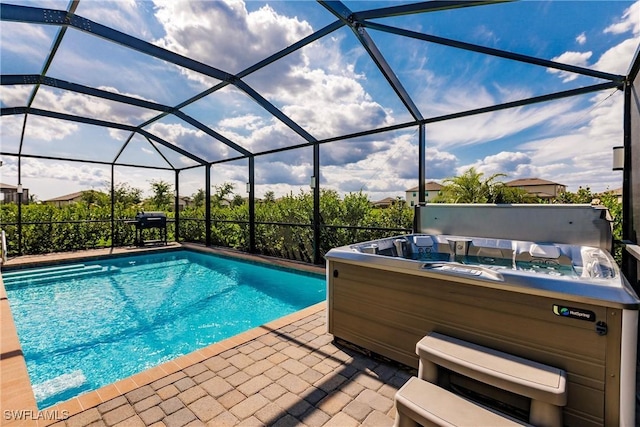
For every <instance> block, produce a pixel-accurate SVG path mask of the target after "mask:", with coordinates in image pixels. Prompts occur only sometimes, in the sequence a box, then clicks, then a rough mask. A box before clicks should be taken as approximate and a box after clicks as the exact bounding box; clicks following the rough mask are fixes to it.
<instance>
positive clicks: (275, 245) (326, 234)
mask: <svg viewBox="0 0 640 427" xmlns="http://www.w3.org/2000/svg"><path fill="white" fill-rule="evenodd" d="M125 221H127V219H116V220H115V221H114V230H113V236H112V235H111V220H110V219H93V220H69V221H24V222H22V240H21V241H20V242H18V238H17V232H16V226H17V223H4V224H3V226H5V227H6V228H7V229H8V233H7V234H8V235H9V236H15V238H12V239H11V242H12V245H10V247H9V248H8V250H6V252H5V253H8V254H15V255H17V254H18V253H19V250H18V244H19V247H20V250H21V252H22V253H23V254H39V253H50V252H64V251H72V250H83V249H93V248H101V247H111V246H114V247H120V246H130V245H134V244H135V228H134V227H132V226H130V225H128V224H125ZM211 224H212V226H211V233H210V235H211V244H212V245H216V246H226V247H231V248H235V249H238V250H241V251H246V252H249V251H251V248H250V243H249V239H250V236H249V221H247V220H242V219H239V220H229V219H215V218H214V219H211ZM205 227H206V221H205V219H204V218H183V217H181V218H180V232H179V239H180V241H186V242H196V243H205V235H206V233H205V232H206V229H205ZM320 230H321V232H320V242H319V252H320V256H323V255H324V254H325V253H326V252H327V251H328V250H329V249H331V248H333V247H336V246H343V245H346V244H350V243H356V242H361V241H366V240H374V239H379V238H383V237H389V236H392V235H397V234H402V233H407V232H410V231H411V230H410V229H407V228H402V227H398V228H386V227H366V226H351V225H330V224H322V225H321V226H320ZM154 231H157V230H148V232H149V233H153V232H154ZM167 234H168V240H169V241H174V240H175V236H176V234H175V220H174V219H173V218H168V219H167ZM149 238H150V239H151V238H153V236H152V235H151V234H150V235H149ZM253 251H254V252H256V253H260V254H263V255H270V256H276V257H280V258H286V259H293V260H299V261H304V262H313V259H314V242H313V225H312V224H311V223H296V222H271V221H258V222H256V223H255V247H254V248H253Z"/></svg>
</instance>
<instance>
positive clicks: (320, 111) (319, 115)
mask: <svg viewBox="0 0 640 427" xmlns="http://www.w3.org/2000/svg"><path fill="white" fill-rule="evenodd" d="M4 3H11V4H21V5H30V6H36V7H45V8H53V9H66V7H67V2H66V1H64V2H63V1H57V0H54V1H33V2H21V1H15V0H8V1H5V2H4ZM403 3H407V2H369V1H345V2H344V4H345V5H346V6H347V7H348V8H350V9H351V10H353V11H361V10H369V9H375V8H378V7H385V6H389V5H397V4H403ZM76 13H77V14H78V15H80V16H83V17H85V18H88V19H90V20H92V21H95V22H98V23H100V24H103V25H107V26H110V27H112V28H115V29H117V30H119V31H123V32H126V33H128V34H131V35H133V36H135V37H137V38H140V39H142V40H145V41H148V42H151V43H153V44H156V45H158V46H161V47H163V48H166V49H169V50H171V51H173V52H176V53H179V54H181V55H185V56H189V57H191V58H193V59H196V60H198V61H201V62H203V63H205V64H208V65H211V66H213V67H216V68H218V69H220V70H223V71H226V72H229V73H234V74H235V73H238V72H240V71H241V70H243V69H245V68H247V67H248V66H250V65H252V64H253V63H255V62H257V61H259V60H261V59H263V58H266V57H268V56H269V55H271V54H273V53H275V52H278V51H279V50H281V49H283V48H285V47H287V46H289V45H291V44H292V43H294V42H296V41H297V40H299V39H301V38H302V37H305V36H307V35H309V34H311V33H313V32H314V31H317V30H319V29H320V28H322V27H324V26H325V25H328V24H330V23H331V22H333V21H334V20H335V17H334V16H333V15H332V14H331V13H330V12H329V11H327V10H326V9H325V8H324V7H323V6H322V5H320V4H318V3H316V2H314V1H270V2H263V1H249V2H242V1H224V2H223V1H198V2H196V1H164V2H163V1H137V2H136V1H124V0H120V1H105V2H102V1H93V0H82V1H80V5H79V7H78V9H77V11H76ZM377 22H379V23H382V24H385V25H389V26H395V27H399V28H403V29H406V30H412V31H417V32H421V33H426V34H430V35H435V36H440V37H446V38H452V39H457V40H461V41H465V42H468V43H474V44H479V45H482V46H487V47H492V48H497V49H502V50H507V51H510V52H515V53H519V54H524V55H531V56H536V57H540V58H543V59H548V60H554V61H557V62H563V63H568V64H573V65H579V66H583V67H588V68H594V69H598V70H601V71H606V72H609V73H615V74H621V75H624V74H626V72H627V70H628V67H629V65H630V63H631V60H632V58H633V56H634V54H635V52H636V50H637V49H638V45H639V43H640V2H630V1H522V2H513V3H502V4H493V5H485V6H481V7H469V8H463V9H457V10H452V11H441V12H433V13H428V14H421V15H405V16H399V17H394V18H388V19H380V20H378V21H377ZM56 32H57V27H54V26H38V25H27V24H21V23H12V22H2V24H1V27H0V58H2V59H1V61H0V71H1V73H2V74H31V73H39V72H40V71H41V69H42V67H43V64H44V61H45V59H46V56H47V54H48V52H49V49H50V47H51V44H52V41H53V39H54V37H55V35H56ZM368 33H369V35H370V36H371V38H372V39H373V40H374V41H375V43H376V45H377V46H378V48H379V49H380V51H381V52H382V54H383V56H384V57H385V59H386V60H387V62H388V63H389V64H390V65H391V66H392V68H393V69H394V71H395V72H396V74H397V77H398V79H399V80H400V82H401V83H402V85H403V86H404V88H405V89H406V91H407V93H408V94H409V95H410V96H411V98H412V99H413V101H414V103H415V104H416V105H417V107H418V108H419V109H420V111H421V113H422V115H423V116H424V117H432V116H439V115H443V114H448V113H453V112H458V111H464V110H468V109H472V108H478V107H484V106H490V105H494V104H499V103H504V102H508V101H513V100H518V99H523V98H527V97H531V96H537V95H542V94H545V93H550V92H555V91H561V90H568V89H573V88H579V87H583V86H587V85H590V84H594V83H598V80H597V79H595V78H591V77H584V76H577V75H574V74H568V73H565V72H554V71H552V70H549V69H546V68H544V67H539V66H533V65H528V64H523V63H518V62H514V61H509V60H506V59H500V58H496V57H489V56H486V55H481V54H477V53H472V52H467V51H462V50H458V49H454V48H450V47H445V46H440V45H436V44H432V43H427V42H423V41H419V40H414V39H407V38H402V37H399V36H396V35H392V34H388V33H383V32H380V31H375V30H373V29H370V30H368ZM47 76H49V77H54V78H58V79H61V80H66V81H69V82H73V83H79V84H84V85H88V86H93V87H98V88H101V89H104V90H109V91H112V92H117V93H122V94H127V95H130V96H135V97H140V98H144V99H146V100H149V101H154V102H158V103H162V104H165V105H171V106H173V105H176V104H178V103H180V102H181V101H184V100H185V99H188V98H189V97H191V96H194V95H196V94H198V93H201V92H203V91H204V90H206V89H208V88H210V87H211V86H213V85H215V84H216V83H218V81H217V80H216V79H213V78H211V77H207V76H203V75H201V74H198V73H195V72H193V71H190V70H186V69H183V68H180V67H177V66H175V65H172V64H168V63H166V62H164V61H161V60H158V59H154V58H150V57H147V56H145V55H142V54H140V53H138V52H135V51H132V50H130V49H127V48H125V47H123V46H120V45H117V44H113V43H110V42H108V41H106V40H102V39H99V38H97V37H94V36H92V35H90V34H87V33H83V32H80V31H77V30H75V29H70V30H69V31H67V33H66V35H65V37H64V40H63V42H62V44H61V46H60V49H59V51H58V53H57V55H56V57H55V59H54V61H53V63H52V64H51V67H50V68H49V70H48V73H47ZM243 80H244V82H246V83H247V84H248V85H250V86H251V87H252V88H253V89H255V90H256V91H258V92H259V93H260V94H261V95H262V96H264V97H265V98H266V99H268V100H269V101H270V102H271V103H272V104H274V105H275V106H277V107H278V108H279V109H280V110H281V111H282V112H283V113H284V114H286V115H287V116H288V117H290V118H292V119H293V120H295V121H296V122H297V123H298V124H300V125H301V126H302V127H303V128H304V129H305V130H306V131H307V132H308V133H310V134H311V135H313V136H314V137H315V138H317V139H323V138H330V137H334V136H339V135H345V134H349V133H353V132H358V131H363V130H367V129H372V128H379V127H384V126H389V125H393V124H397V123H403V122H407V121H410V120H411V117H410V115H409V113H408V112H407V110H406V108H405V107H404V105H403V104H402V102H401V101H400V100H399V98H398V97H397V96H396V94H395V93H394V92H393V91H392V90H391V89H390V87H389V85H388V84H386V81H385V80H384V78H383V77H382V75H381V74H380V72H379V71H378V69H377V68H376V66H375V64H374V63H373V62H372V61H371V60H370V58H369V56H368V55H367V54H366V52H365V51H364V49H363V48H362V46H361V45H360V43H359V42H358V41H357V40H356V38H355V37H354V35H353V33H352V31H351V30H350V29H348V28H342V29H339V30H337V31H335V32H333V33H331V34H330V35H328V36H326V37H324V38H323V39H321V40H319V41H316V42H314V43H313V44H311V45H309V46H307V47H305V48H304V49H301V50H300V51H297V52H296V53H294V54H292V55H289V56H288V57H286V58H284V59H282V60H279V61H277V62H275V63H273V64H271V65H269V66H267V67H265V68H263V69H261V70H259V71H257V72H255V73H253V74H250V75H249V76H247V77H245V78H244V79H243ZM32 88H33V87H32V86H29V85H16V86H2V87H0V103H1V105H2V107H20V106H25V105H26V104H27V101H28V99H29V94H30V93H31V90H32ZM622 105H623V96H622V92H620V91H616V90H614V89H612V90H609V91H603V92H597V93H591V94H588V95H583V96H580V97H575V98H571V99H562V100H558V101H553V102H547V103H541V104H536V105H532V106H528V107H521V108H516V109H510V110H503V111H500V112H494V113H487V114H482V115H478V116H475V117H470V118H466V119H457V120H450V121H446V122H440V123H435V124H431V125H428V126H427V130H426V135H427V138H426V139H427V169H426V170H427V178H428V179H429V180H436V181H441V180H443V179H445V178H447V177H451V176H455V175H458V174H460V173H462V172H464V171H465V170H467V169H468V168H469V167H472V166H473V167H475V168H476V169H478V170H479V171H481V172H483V173H485V174H486V175H491V174H494V173H505V174H506V175H507V177H506V178H505V179H506V180H511V179H516V178H526V177H539V178H543V179H548V180H551V181H555V182H558V183H561V184H565V185H567V186H568V188H569V190H571V191H576V190H577V188H578V187H579V186H589V187H591V188H592V189H593V190H595V191H601V190H606V189H614V188H618V187H620V186H621V185H622V184H621V182H622V176H621V173H620V172H617V171H612V170H611V161H612V147H614V146H617V145H622ZM33 107H35V108H41V109H46V110H53V111H58V112H66V113H72V114H77V115H81V116H86V117H92V118H99V119H103V120H108V121H113V122H118V123H127V124H132V125H138V124H140V123H143V122H145V121H146V120H148V119H150V118H152V117H154V116H156V114H157V113H156V112H154V111H150V110H146V109H142V108H137V107H131V106H126V105H122V104H118V103H115V102H108V101H104V100H101V99H98V98H93V97H89V96H86V95H79V94H75V93H72V92H68V91H64V90H59V89H55V88H51V87H45V86H42V87H41V88H40V89H39V91H38V93H37V96H36V98H35V101H34V104H33ZM183 111H184V112H185V113H186V114H188V115H190V116H192V117H193V118H195V119H197V120H199V121H201V122H202V123H205V124H206V125H208V126H209V127H211V128H212V129H214V130H216V131H217V132H219V133H220V134H222V135H223V136H225V137H227V138H229V139H230V140H232V141H234V142H235V143H237V144H239V145H241V146H243V147H245V148H247V149H249V150H250V151H253V152H260V151H265V150H270V149H275V148H279V147H287V146H291V145H295V144H299V143H303V142H304V141H303V139H302V138H301V137H300V136H299V135H297V134H295V133H294V132H293V131H292V130H291V129H289V128H288V127H286V126H284V125H283V124H282V123H281V122H280V121H278V120H276V119H274V118H272V117H271V116H270V115H269V114H268V113H267V112H266V111H265V110H264V109H262V108H261V107H260V106H259V105H258V104H257V103H255V102H254V101H253V100H252V99H250V98H249V97H248V96H247V95H246V94H244V93H243V92H241V91H239V90H237V89H235V88H232V87H226V88H225V89H223V90H220V91H217V92H214V93H213V94H210V95H208V96H206V97H204V98H203V99H201V100H199V101H197V102H195V103H193V104H191V105H189V106H188V107H186V108H184V109H183ZM0 120H1V121H0V126H1V127H0V132H1V135H0V136H1V138H2V139H1V144H2V149H1V151H3V152H16V151H17V149H18V146H19V141H20V133H21V128H22V123H23V116H17V115H16V116H3V117H2V118H1V119H0ZM145 129H146V130H148V131H149V132H152V133H154V134H157V135H159V136H161V137H162V138H164V139H166V140H167V141H169V142H171V143H173V144H176V145H178V146H180V147H182V148H185V149H188V150H190V151H192V152H194V153H195V154H196V155H198V156H201V157H202V158H205V159H206V160H207V161H217V160H223V159H227V158H233V157H236V156H237V155H238V153H237V152H236V151H234V150H233V149H230V148H228V147H226V146H225V145H224V144H222V143H220V142H219V141H216V140H214V139H212V138H211V137H209V136H207V135H205V134H203V133H202V132H201V131H199V130H197V129H195V128H194V127H192V126H191V125H189V124H187V123H186V122H184V121H182V120H180V119H178V118H176V117H173V116H167V117H165V118H163V119H161V120H158V121H156V122H154V123H152V124H151V125H149V126H147V127H146V128H145ZM128 136H129V133H128V132H124V131H119V130H115V129H105V128H99V127H95V126H90V125H84V124H79V123H72V122H65V121H60V120H55V119H47V118H43V117H36V116H30V117H29V118H28V120H27V128H26V130H25V137H24V144H23V153H25V154H36V155H45V156H47V155H48V156H61V157H65V156H75V157H78V158H81V159H86V160H103V161H105V160H106V161H112V160H113V159H114V158H115V157H116V155H117V154H118V152H119V150H120V148H121V147H122V145H123V144H124V142H125V141H126V139H127V138H128ZM417 138H418V135H417V130H416V129H414V128H411V129H407V130H403V131H395V132H388V133H382V134H377V135H374V136H369V137H362V138H358V139H353V140H348V141H343V142H333V143H329V144H324V145H322V148H321V168H322V175H321V184H322V186H323V187H324V188H331V189H335V190H337V191H339V192H340V193H343V194H344V193H347V192H352V191H360V190H362V191H364V192H366V193H367V194H369V196H370V198H371V199H372V200H377V199H381V198H384V197H387V196H391V197H396V196H404V190H406V189H408V188H411V187H414V186H416V185H417V184H418V182H417ZM158 151H160V152H161V153H162V156H164V157H166V158H167V159H168V160H169V161H170V162H172V163H174V164H175V165H177V166H178V167H182V166H189V165H192V164H194V163H193V161H191V160H189V159H186V158H184V157H183V156H181V155H179V154H176V153H173V152H171V151H169V150H167V149H165V148H163V147H158V149H156V148H154V147H153V146H152V145H151V144H150V143H149V142H148V141H147V140H146V139H145V138H143V137H141V136H139V135H137V136H135V137H134V138H133V139H132V141H131V142H130V143H129V145H128V146H127V147H126V148H125V150H124V151H123V152H122V154H121V155H120V156H119V157H118V160H119V161H120V162H122V163H128V164H133V163H139V164H145V165H158V166H166V162H165V160H164V159H163V157H162V156H161V155H160V154H159V153H158ZM2 160H3V163H4V165H3V166H2V168H0V174H1V180H2V182H4V183H8V184H14V185H15V184H16V183H17V162H16V159H15V157H11V156H3V157H2ZM22 172H23V178H22V182H23V184H24V185H25V186H26V187H28V188H30V191H31V193H32V194H36V195H37V196H38V198H39V199H41V200H46V199H48V198H52V197H56V196H59V195H62V194H67V193H71V192H74V191H79V190H82V189H88V188H94V189H104V188H106V187H107V185H108V181H109V179H110V168H109V166H102V165H94V164H89V163H87V164H81V163H70V162H59V161H51V160H41V159H24V160H23V163H22ZM312 174H313V169H312V151H311V149H310V148H304V149H300V150H294V151H289V152H283V153H280V154H272V155H267V156H262V157H258V158H257V160H256V181H257V186H256V193H257V196H258V197H261V196H262V195H263V194H264V193H265V192H267V191H274V192H275V193H276V194H277V195H282V194H286V193H289V192H294V193H298V192H299V191H300V189H303V190H305V191H308V190H309V178H310V176H311V175H312ZM152 179H156V180H157V179H164V180H166V181H168V182H171V183H173V180H174V175H173V173H172V172H169V171H166V172H165V171H151V170H143V169H139V168H130V167H124V166H119V167H116V182H119V183H120V182H128V183H130V184H131V185H134V186H136V187H139V188H142V189H143V190H145V191H146V190H148V188H149V182H150V181H151V180H152ZM246 181H247V161H246V160H237V161H234V162H230V163H226V164H219V165H215V166H214V167H213V169H212V185H219V184H221V183H223V182H232V183H233V184H234V185H235V189H236V192H237V193H238V194H241V195H244V188H245V185H244V183H245V182H246ZM203 185H204V172H203V171H202V169H201V168H199V169H194V170H188V171H184V172H182V173H181V174H180V192H181V194H182V195H190V194H192V193H194V192H195V191H197V189H198V188H202V187H203Z"/></svg>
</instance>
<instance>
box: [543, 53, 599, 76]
mask: <svg viewBox="0 0 640 427" xmlns="http://www.w3.org/2000/svg"><path fill="white" fill-rule="evenodd" d="M592 55H593V52H565V53H563V54H562V55H559V56H556V57H555V58H551V60H552V61H555V62H559V63H561V64H567V65H575V66H578V67H587V65H588V64H589V58H591V56H592ZM547 71H548V72H550V73H552V74H558V75H559V76H560V77H561V78H562V82H563V83H567V82H570V81H572V80H575V79H577V78H578V77H579V75H578V74H576V73H570V72H567V71H562V70H557V69H555V68H548V69H547Z"/></svg>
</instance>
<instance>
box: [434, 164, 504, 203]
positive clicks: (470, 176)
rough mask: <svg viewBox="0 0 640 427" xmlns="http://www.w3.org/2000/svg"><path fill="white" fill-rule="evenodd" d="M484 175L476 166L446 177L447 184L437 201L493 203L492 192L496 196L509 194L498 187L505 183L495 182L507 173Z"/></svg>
mask: <svg viewBox="0 0 640 427" xmlns="http://www.w3.org/2000/svg"><path fill="white" fill-rule="evenodd" d="M483 175H484V174H483V173H482V172H477V171H476V169H475V168H470V169H469V170H467V171H466V172H465V173H463V174H462V175H460V176H457V177H455V178H448V179H445V180H444V183H445V185H444V187H443V188H442V190H441V191H440V195H438V197H437V198H436V201H437V202H440V203H491V202H492V194H493V195H494V196H498V195H501V196H504V195H506V194H507V193H506V192H505V191H501V190H498V189H497V187H496V186H498V185H500V186H502V185H504V184H502V183H496V182H494V181H495V179H496V178H498V177H500V176H506V175H505V174H503V173H496V174H493V175H491V176H490V177H489V178H487V179H485V180H482V176H483Z"/></svg>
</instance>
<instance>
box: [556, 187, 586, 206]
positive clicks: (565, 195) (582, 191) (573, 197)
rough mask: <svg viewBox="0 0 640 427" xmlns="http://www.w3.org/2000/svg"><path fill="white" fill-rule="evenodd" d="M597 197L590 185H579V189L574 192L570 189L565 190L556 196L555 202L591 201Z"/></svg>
mask: <svg viewBox="0 0 640 427" xmlns="http://www.w3.org/2000/svg"><path fill="white" fill-rule="evenodd" d="M594 198H595V196H594V194H593V193H592V192H591V189H590V188H589V187H585V188H582V187H578V191H576V192H575V193H572V192H570V191H563V192H562V193H560V194H559V195H558V197H556V199H555V200H554V203H591V201H592V200H593V199H594Z"/></svg>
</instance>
